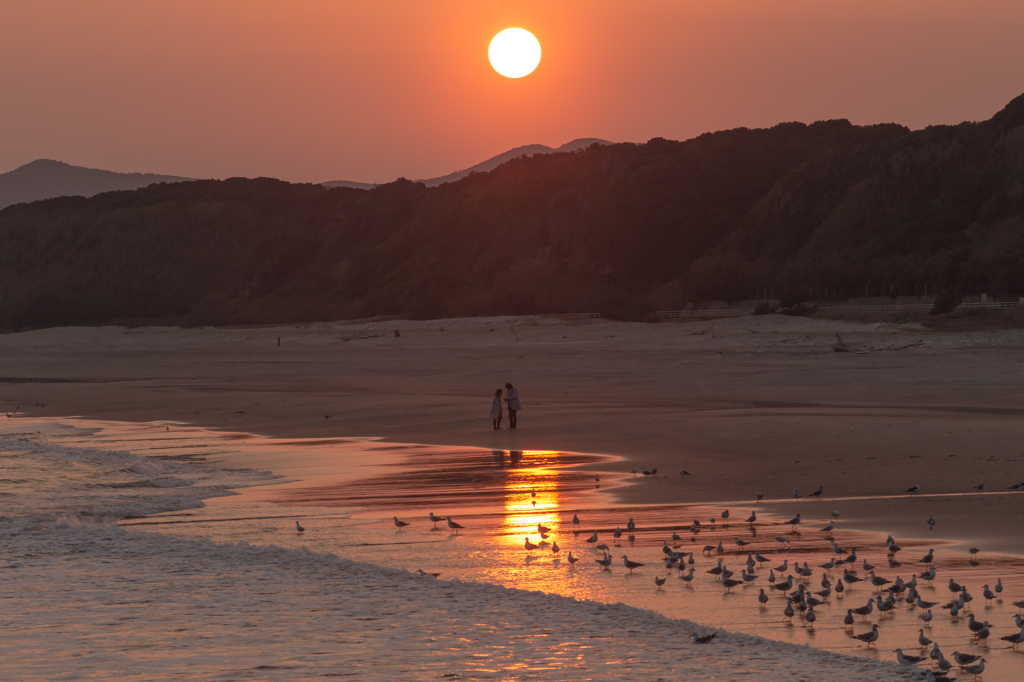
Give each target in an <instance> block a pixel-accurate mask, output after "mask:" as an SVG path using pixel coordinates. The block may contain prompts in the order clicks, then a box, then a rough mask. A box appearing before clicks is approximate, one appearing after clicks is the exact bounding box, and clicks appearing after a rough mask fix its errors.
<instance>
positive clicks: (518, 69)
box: [487, 28, 540, 78]
mask: <svg viewBox="0 0 1024 682" xmlns="http://www.w3.org/2000/svg"><path fill="white" fill-rule="evenodd" d="M487 58H488V59H490V60H491V66H493V67H494V70H495V71H497V72H498V73H500V74H501V75H502V76H505V77H506V78H522V77H523V76H528V75H529V74H531V73H533V70H534V69H536V68H537V65H538V64H540V43H539V42H537V39H536V38H534V37H533V34H532V33H530V32H529V31H527V30H525V29H522V28H506V29H505V30H504V31H502V32H501V33H499V34H498V35H496V36H494V38H493V39H492V40H491V46H490V47H489V48H487Z"/></svg>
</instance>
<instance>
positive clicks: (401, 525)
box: [391, 516, 409, 530]
mask: <svg viewBox="0 0 1024 682" xmlns="http://www.w3.org/2000/svg"><path fill="white" fill-rule="evenodd" d="M391 518H393V519H394V520H395V526H396V527H397V528H398V530H402V529H403V528H405V527H406V526H408V525H409V523H408V522H406V521H399V520H398V517H397V516H392V517H391Z"/></svg>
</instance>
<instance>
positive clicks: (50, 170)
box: [0, 159, 194, 209]
mask: <svg viewBox="0 0 1024 682" xmlns="http://www.w3.org/2000/svg"><path fill="white" fill-rule="evenodd" d="M193 179H194V178H181V177H177V176H174V175H156V174H153V173H115V172H114V171H105V170H98V169H96V168H83V167H82V166H72V165H70V164H67V163H64V162H62V161H53V160H50V159H39V160H37V161H33V162H31V163H26V164H25V165H24V166H21V167H19V168H15V169H14V170H12V171H10V172H7V173H0V209H2V208H5V207H7V206H10V205H12V204H22V203H27V202H29V201H39V200H41V199H53V198H56V197H68V196H83V197H91V196H93V195H96V194H100V193H102V192H114V191H118V190H132V189H140V188H142V187H148V186H149V185H152V184H153V183H155V182H187V181H189V180H193Z"/></svg>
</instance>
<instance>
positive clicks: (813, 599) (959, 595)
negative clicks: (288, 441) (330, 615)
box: [295, 467, 1024, 682]
mask: <svg viewBox="0 0 1024 682" xmlns="http://www.w3.org/2000/svg"><path fill="white" fill-rule="evenodd" d="M657 471H658V470H657V468H653V469H652V470H650V471H648V470H647V469H642V470H641V469H640V468H639V467H634V468H633V474H634V475H636V474H637V473H641V474H642V475H644V476H651V475H655V474H657ZM679 473H680V474H681V475H683V476H689V475H690V474H689V473H688V472H686V471H685V470H684V469H680V470H679ZM595 480H597V481H600V478H599V477H595ZM985 486H986V483H985V481H982V482H981V483H980V484H979V485H977V486H973V489H974V490H977V491H978V492H981V491H983V490H984V489H985ZM1010 489H1011V490H1021V489H1024V481H1019V482H1017V483H1016V484H1014V485H1011V486H1010ZM920 490H921V486H920V485H914V486H912V487H910V488H907V489H906V490H905V491H904V492H905V493H907V494H910V495H915V494H917V493H918V492H920ZM823 493H824V486H819V487H818V489H817V490H815V491H813V492H811V493H809V494H808V497H821V496H822V495H823ZM532 494H533V495H534V496H536V492H535V491H533V492H532ZM793 496H794V498H800V497H801V494H800V492H799V491H798V490H797V491H794V495H793ZM763 497H764V495H763V494H758V495H757V498H756V501H757V502H760V501H761V499H763ZM831 516H832V519H831V521H829V523H828V524H826V525H825V526H823V527H821V528H820V529H818V531H819V532H822V533H825V535H824V536H823V538H824V539H825V540H826V541H827V542H828V543H829V545H830V550H831V555H832V556H831V559H830V560H829V561H827V562H825V563H822V564H819V568H821V569H824V570H823V572H822V573H821V579H820V587H821V589H819V590H813V588H811V587H808V585H809V584H810V582H811V580H812V578H813V576H814V569H812V568H810V567H809V566H808V562H806V561H805V562H804V564H803V566H801V565H800V562H799V561H795V562H794V563H793V565H792V566H790V563H789V559H788V558H787V559H785V560H784V561H783V562H782V563H781V564H780V565H778V566H774V567H770V568H769V572H768V578H767V582H768V587H767V589H768V590H769V592H768V593H766V591H765V588H763V587H762V588H760V590H759V593H758V595H757V600H758V602H759V605H760V608H761V609H766V608H767V607H768V603H769V601H770V600H769V593H777V594H779V595H781V596H782V597H784V598H785V599H786V605H785V607H784V608H783V610H782V614H783V617H784V619H785V620H786V621H788V622H790V623H792V622H793V618H794V617H799V618H800V619H801V620H802V621H803V622H804V623H805V626H806V627H807V628H810V629H813V628H814V624H815V622H816V621H817V619H818V616H817V613H816V611H815V608H816V607H819V606H820V605H822V604H825V603H827V602H828V600H829V598H830V597H832V596H833V595H834V596H835V598H836V599H843V598H844V597H845V596H846V592H847V591H850V590H852V589H853V588H854V587H855V586H856V585H857V584H858V583H861V582H865V583H868V584H870V585H871V587H873V588H874V589H875V591H876V594H875V596H874V597H873V598H869V599H867V601H866V602H865V604H864V605H863V606H857V607H851V608H848V609H846V616H845V617H844V618H843V624H844V626H845V628H846V630H847V631H848V634H849V636H850V637H851V638H853V639H855V640H857V641H859V642H861V643H863V644H864V645H866V646H867V647H871V646H873V645H876V644H877V642H878V641H879V640H880V639H881V633H880V631H879V625H880V624H881V623H882V622H883V621H884V620H886V619H887V618H888V617H889V616H890V615H892V614H893V612H894V611H895V610H896V608H897V606H898V605H899V604H900V602H903V603H904V604H905V605H906V606H907V608H917V609H919V615H918V618H919V619H920V620H921V621H922V624H923V626H922V627H921V628H919V629H918V639H917V643H918V645H919V647H920V650H921V652H922V653H921V655H912V654H910V653H906V652H904V650H903V649H902V648H897V649H895V654H896V661H897V663H898V664H899V665H901V666H907V667H909V668H910V669H911V674H912V675H913V676H914V677H915V679H918V680H923V681H924V682H943V681H945V680H951V679H952V678H949V677H948V676H947V673H948V672H949V671H950V670H951V669H952V668H953V666H954V662H955V664H956V665H957V666H959V668H960V669H961V670H962V671H963V672H966V673H968V674H971V675H974V676H975V678H977V677H978V676H979V675H981V674H982V673H983V672H984V670H985V663H986V660H985V658H983V657H982V656H978V655H973V654H962V653H960V652H959V651H954V652H953V655H952V658H953V662H950V661H949V660H947V659H946V657H945V654H944V653H943V652H942V650H941V649H940V648H939V644H938V642H933V641H932V640H930V639H929V638H928V637H927V636H925V628H930V627H931V621H932V618H933V614H932V610H933V608H935V607H938V606H939V602H937V601H926V600H924V599H923V598H922V596H921V594H920V593H919V592H918V589H917V587H918V584H919V583H918V581H919V580H920V581H924V582H927V583H928V584H929V585H930V584H931V583H932V581H933V580H935V578H936V576H937V571H936V569H935V566H934V562H935V550H934V549H930V550H929V551H928V553H927V554H925V555H924V556H923V557H921V558H920V559H919V560H918V561H917V562H916V563H918V564H923V565H924V570H922V571H921V572H920V573H916V574H914V575H912V577H911V579H910V580H909V581H904V580H903V579H902V578H901V577H899V576H897V577H896V579H895V580H889V579H888V578H885V577H882V576H879V575H877V574H876V572H875V566H873V565H872V564H870V563H868V561H867V559H866V558H860V557H858V556H857V548H856V547H852V548H850V549H849V550H847V549H846V548H843V547H840V546H839V545H838V544H837V543H836V540H835V538H834V537H833V535H832V531H833V530H834V529H835V528H836V524H837V522H838V520H839V516H840V513H839V512H838V511H834V512H832V514H831ZM720 517H721V523H719V522H718V519H717V518H714V517H712V518H711V519H710V520H709V524H710V526H705V525H704V524H702V523H701V521H699V520H697V519H694V520H693V522H692V523H691V524H690V525H689V528H688V530H689V532H690V535H691V537H690V541H691V542H696V537H697V534H699V533H700V532H701V531H702V530H704V529H705V528H728V527H729V520H730V512H729V510H728V509H726V510H724V511H723V512H721V515H720ZM427 518H428V519H429V520H430V521H431V522H432V523H433V524H434V528H437V524H438V523H439V522H441V521H445V522H446V523H447V525H448V528H449V529H450V530H451V532H452V533H458V531H459V530H460V529H462V528H463V526H462V525H460V524H459V523H457V522H455V521H453V520H452V518H451V517H450V516H444V517H442V516H436V515H434V514H433V513H432V512H431V513H430V514H428V515H427ZM393 519H394V524H395V526H396V527H397V528H398V530H399V531H401V530H402V529H403V528H405V527H406V526H408V525H409V523H408V522H406V521H402V520H400V519H399V518H398V517H397V516H395V517H393ZM756 521H757V512H756V510H755V511H752V512H751V513H750V515H749V516H748V517H747V518H746V520H745V522H744V523H745V524H747V526H748V530H749V532H750V533H751V534H752V537H753V539H754V540H756V539H757V527H756V525H755V522H756ZM802 523H803V518H802V516H801V514H797V515H796V516H795V517H793V518H792V519H790V520H789V521H786V522H784V524H783V525H789V526H790V529H791V530H790V534H796V535H798V536H799V535H800V534H799V533H798V531H797V530H796V528H797V526H799V525H801V524H802ZM927 524H928V526H929V529H931V528H934V526H935V518H934V516H929V517H928V520H927ZM572 525H573V529H574V531H573V534H574V535H576V536H578V535H579V534H580V519H579V516H578V514H573V517H572ZM295 526H296V530H297V531H298V532H300V533H301V532H303V531H304V530H305V529H304V528H303V527H302V526H301V525H299V523H298V522H296V523H295ZM635 531H636V523H635V522H634V520H633V519H632V518H630V519H629V520H628V522H627V523H626V532H627V533H628V537H627V539H628V540H629V541H630V542H632V541H633V540H634V539H635V536H634V532H635ZM551 533H552V529H551V528H549V527H547V526H545V525H543V524H540V523H538V524H537V534H538V535H539V539H538V541H537V542H533V541H531V539H530V537H529V536H527V537H526V538H525V541H524V544H523V547H524V549H525V550H526V551H527V552H530V553H532V552H535V551H537V550H547V551H549V552H550V553H551V555H553V556H556V557H558V556H559V554H560V552H561V551H562V548H561V547H559V545H558V542H557V541H556V540H554V539H551ZM622 535H623V531H622V528H621V527H618V528H616V529H615V531H614V532H613V533H612V537H613V538H614V540H615V545H616V546H617V545H618V541H619V539H620V538H621V537H622ZM600 540H601V538H600V537H599V535H598V532H597V531H596V530H595V531H592V533H591V535H590V536H589V537H588V538H587V539H586V545H587V547H588V549H593V550H595V551H600V552H601V558H595V559H593V561H594V562H595V563H597V564H598V565H599V566H600V567H601V570H610V568H611V566H612V565H613V563H614V560H615V557H614V556H613V554H612V553H611V552H612V548H611V547H609V545H608V544H607V543H606V542H601V541H600ZM671 541H672V545H670V544H669V540H663V541H662V547H661V550H662V553H663V554H664V566H665V568H666V569H668V570H669V572H670V574H671V571H672V570H675V569H677V570H678V576H679V579H681V580H682V581H683V582H684V583H686V584H687V585H690V584H691V583H692V582H693V580H694V579H695V571H696V570H697V568H698V564H697V559H696V558H695V552H694V551H689V552H687V551H676V550H677V548H679V547H680V545H681V543H682V541H683V538H682V537H681V536H680V535H679V533H678V532H675V531H673V533H672V536H671ZM775 541H776V542H777V543H778V545H779V547H780V549H779V551H782V552H785V551H788V548H789V545H790V540H789V538H787V537H786V536H784V535H776V536H775ZM732 544H733V545H735V548H736V554H737V555H742V554H744V553H746V555H747V556H746V560H745V562H744V567H743V568H742V569H741V571H740V574H739V576H738V579H737V577H734V576H735V575H736V574H735V572H734V571H732V570H730V569H729V568H728V567H727V565H726V564H725V563H724V560H723V558H722V555H723V554H725V553H726V547H725V546H724V545H723V542H722V541H721V540H719V542H718V544H717V545H704V547H703V549H702V550H701V557H702V558H705V557H712V556H713V555H715V554H717V555H718V559H717V564H716V565H715V566H714V567H712V568H710V569H708V570H706V571H705V573H706V574H708V575H710V576H712V578H713V579H714V580H716V581H717V582H719V583H720V584H721V586H722V587H723V588H724V589H725V592H730V591H731V590H733V589H734V588H738V587H743V586H745V585H749V584H752V583H754V582H755V581H757V580H758V579H760V578H761V577H762V575H759V574H758V570H759V569H761V568H762V567H763V566H764V564H766V563H771V560H770V559H767V558H765V557H764V556H762V555H761V553H760V551H759V550H757V549H754V550H752V551H751V550H749V549H747V545H750V544H751V541H749V540H744V539H742V538H741V537H739V535H735V536H734V538H733V541H732ZM886 546H887V552H886V559H887V562H888V567H889V569H890V570H892V569H895V568H897V567H898V566H900V565H901V562H900V561H899V560H898V559H897V556H898V554H899V552H900V551H901V547H900V546H899V545H898V544H897V542H896V541H895V539H894V538H893V537H892V536H891V535H890V536H889V537H888V538H887V539H886ZM978 553H979V550H978V549H977V548H975V547H972V548H971V549H970V550H969V555H970V557H971V560H972V561H973V560H975V558H976V556H977V554H978ZM618 558H619V559H621V560H622V564H623V566H624V567H625V568H626V569H627V570H628V571H629V573H630V574H633V572H634V571H636V570H637V569H640V568H642V567H643V566H644V565H645V564H643V563H641V562H638V561H634V560H632V559H630V558H629V556H628V555H626V554H622V555H620V556H619V557H618ZM566 559H567V561H568V563H569V566H570V568H572V567H574V565H575V564H576V563H577V562H579V561H580V557H577V556H575V555H574V554H573V553H572V551H569V552H568V553H567V556H566ZM529 560H530V558H528V559H527V561H529ZM858 564H859V568H860V569H862V571H863V573H860V574H859V573H858V570H857V569H858ZM700 568H703V567H700ZM840 569H841V570H842V575H841V576H839V577H838V578H836V579H835V582H834V583H833V579H832V575H831V572H832V571H833V570H836V571H838V570H840ZM776 572H777V573H778V576H777V575H776ZM420 574H421V575H432V576H434V577H436V576H438V575H440V574H438V573H424V572H423V571H422V570H421V571H420ZM794 574H795V575H794ZM667 580H668V577H667V576H666V577H661V576H657V575H656V576H655V578H654V584H655V587H656V589H659V590H660V589H662V587H663V586H664V585H665V583H666V581H667ZM947 587H948V589H949V592H950V601H949V602H948V603H946V604H943V605H942V606H941V608H942V609H943V610H945V611H947V612H948V614H949V617H950V619H952V620H953V621H956V620H958V619H959V617H960V615H961V614H962V613H965V612H967V628H968V630H969V631H970V638H971V641H972V642H974V643H976V644H978V645H979V646H987V642H988V640H989V638H990V637H991V634H992V633H991V628H992V627H994V626H992V625H990V624H989V622H988V621H979V620H977V619H976V618H975V616H974V613H971V612H970V610H971V607H970V604H971V602H972V601H973V600H974V597H973V596H972V595H971V594H970V592H969V591H968V589H967V586H966V585H960V584H959V583H957V582H956V581H955V580H953V579H952V578H950V579H949V582H948V585H947ZM883 590H884V596H883ZM1002 591H1003V584H1002V579H999V580H997V581H996V584H995V587H994V589H990V587H989V585H984V586H983V588H982V596H983V598H984V600H985V602H986V603H988V602H990V601H992V600H994V599H998V598H1000V596H1001V593H1002ZM1012 604H1013V606H1015V607H1017V609H1018V613H1017V614H1015V615H1014V622H1015V627H1016V628H1017V629H1018V632H1017V634H1013V635H1007V636H1004V637H1000V640H1002V641H1005V642H1008V643H1009V644H1010V647H1009V648H1010V649H1013V650H1017V649H1018V647H1019V646H1020V645H1021V644H1024V617H1022V615H1021V613H1020V611H1024V600H1020V601H1014V602H1012ZM875 612H877V613H878V622H876V623H874V624H873V625H872V626H871V629H870V630H868V631H867V632H864V633H860V634H854V633H853V628H854V626H855V624H856V622H857V618H860V620H861V621H866V620H867V618H868V616H870V615H872V614H873V613H875ZM798 614H799V615H798ZM714 637H715V634H714V633H711V634H705V635H698V634H697V633H694V634H693V640H694V643H697V644H706V643H708V642H710V641H712V640H713V639H714ZM929 646H930V647H931V648H930V649H929ZM930 666H934V670H933V669H932V668H931V667H930Z"/></svg>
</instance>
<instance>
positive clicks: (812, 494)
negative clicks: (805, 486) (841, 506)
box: [811, 485, 825, 497]
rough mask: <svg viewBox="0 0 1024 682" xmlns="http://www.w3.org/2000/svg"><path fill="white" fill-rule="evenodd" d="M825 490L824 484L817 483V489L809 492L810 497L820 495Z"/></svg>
mask: <svg viewBox="0 0 1024 682" xmlns="http://www.w3.org/2000/svg"><path fill="white" fill-rule="evenodd" d="M824 492H825V486H823V485H819V486H818V489H817V490H815V491H814V492H813V493H811V497H821V494H822V493H824Z"/></svg>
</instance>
